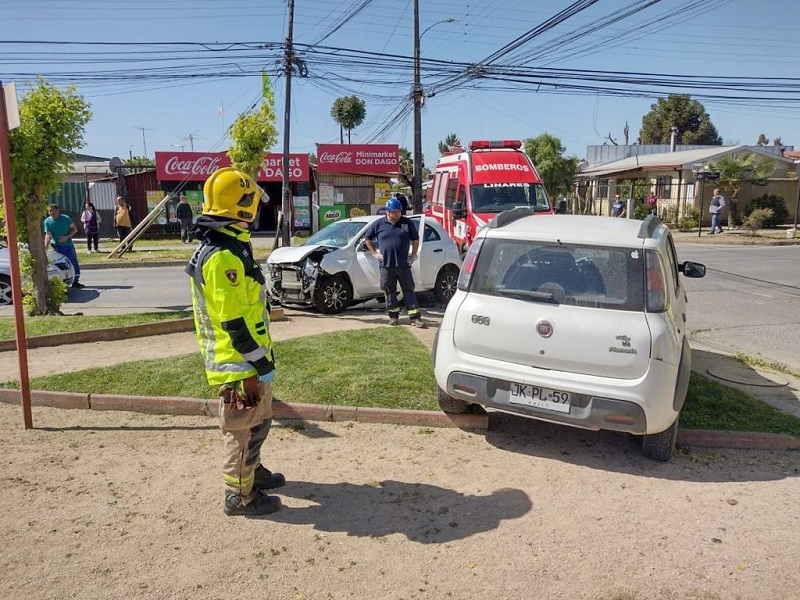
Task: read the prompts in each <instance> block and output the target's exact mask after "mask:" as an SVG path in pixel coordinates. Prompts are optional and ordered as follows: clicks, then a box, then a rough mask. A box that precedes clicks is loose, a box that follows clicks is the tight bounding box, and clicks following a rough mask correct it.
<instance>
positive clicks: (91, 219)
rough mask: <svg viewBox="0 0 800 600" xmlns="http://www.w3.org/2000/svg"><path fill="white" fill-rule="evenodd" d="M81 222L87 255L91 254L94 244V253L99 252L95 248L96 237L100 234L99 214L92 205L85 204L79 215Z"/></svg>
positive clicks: (89, 203)
mask: <svg viewBox="0 0 800 600" xmlns="http://www.w3.org/2000/svg"><path fill="white" fill-rule="evenodd" d="M81 222H82V223H83V231H84V232H85V233H86V249H87V251H88V252H89V254H91V253H92V244H94V251H95V252H100V250H99V249H98V247H97V242H98V236H99V234H100V213H98V212H97V211H96V210H95V208H94V204H92V203H91V202H87V203H86V205H85V206H84V210H83V212H82V213H81Z"/></svg>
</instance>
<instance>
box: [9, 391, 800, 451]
mask: <svg viewBox="0 0 800 600" xmlns="http://www.w3.org/2000/svg"><path fill="white" fill-rule="evenodd" d="M0 402H3V403H5V404H17V405H19V404H21V402H22V394H21V392H20V391H19V390H8V389H0ZM31 405H32V406H44V407H48V408H63V409H83V410H120V411H130V412H139V413H146V414H168V415H185V416H202V417H216V416H219V411H218V405H217V401H216V400H203V399H200V398H178V397H170V396H124V395H116V394H81V393H69V392H48V391H42V390H31ZM272 407H273V414H274V418H275V419H278V420H280V421H300V422H303V421H319V422H343V421H355V422H359V423H384V424H389V425H411V426H416V427H457V428H460V429H468V430H474V431H488V429H489V414H482V415H480V414H461V415H458V414H447V413H444V412H439V411H433V410H410V409H391V408H368V407H357V406H332V405H322V404H296V403H292V402H281V401H280V400H275V401H273V404H272ZM677 443H678V444H680V445H681V446H692V447H697V448H728V449H734V450H737V449H738V450H800V438H798V437H794V436H791V435H787V434H780V433H759V432H748V431H713V430H705V429H681V430H679V431H678V442H677Z"/></svg>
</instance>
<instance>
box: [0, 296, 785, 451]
mask: <svg viewBox="0 0 800 600" xmlns="http://www.w3.org/2000/svg"><path fill="white" fill-rule="evenodd" d="M441 316H442V310H441V309H435V308H432V309H428V310H427V311H426V312H425V318H426V320H427V321H428V322H429V323H430V324H431V327H430V328H428V329H422V330H420V329H417V328H413V327H409V328H408V330H409V331H410V332H411V333H412V334H413V335H414V336H415V337H416V338H417V339H418V340H419V341H420V343H422V344H424V345H425V346H426V347H427V348H429V349H431V348H432V346H433V340H434V337H435V334H436V328H437V326H438V324H439V322H440V321H441ZM176 323H177V322H176V321H172V322H170V321H166V322H162V323H155V324H152V325H148V326H147V327H143V328H142V329H134V328H131V329H130V330H129V331H128V336H127V337H126V338H124V339H117V340H108V336H107V334H106V333H104V332H103V331H97V332H94V336H95V339H94V340H93V341H89V340H87V341H85V342H84V343H81V344H61V345H57V346H44V347H37V348H30V349H29V350H28V363H29V374H30V376H31V377H37V376H41V375H49V374H54V373H58V372H63V371H64V370H66V367H67V365H65V363H64V360H63V359H64V356H79V357H81V361H82V363H83V364H85V365H87V366H92V365H93V366H108V365H113V364H120V363H123V362H128V361H132V360H138V359H144V358H154V355H155V354H156V353H157V356H158V357H159V358H169V357H170V356H178V355H181V354H187V353H191V352H196V351H197V342H196V340H195V337H194V332H193V329H192V325H191V321H190V320H183V323H182V325H180V326H179V327H177V329H178V330H179V331H177V332H176ZM382 326H386V318H385V314H384V312H383V310H382V308H381V307H379V306H376V307H371V308H370V307H367V308H359V309H351V310H347V311H345V312H344V313H342V314H339V315H332V316H328V315H322V314H319V313H315V312H311V311H302V310H291V309H285V312H284V318H283V319H281V320H275V321H274V322H273V323H272V324H271V327H270V331H271V333H272V336H273V338H274V339H275V340H276V341H282V340H286V339H290V338H294V337H303V336H308V335H317V334H320V333H325V332H330V331H341V330H352V329H365V328H372V327H382ZM181 330H182V331H181ZM140 334H141V335H144V336H146V337H142V338H139V339H138V341H137V338H135V337H133V336H134V335H140ZM87 335H89V336H91V334H89V333H86V334H84V338H85V337H86V336H87ZM52 341H53V342H55V343H58V342H63V341H64V340H63V339H60V340H58V339H54V340H52ZM154 348H157V350H155V351H154ZM692 348H693V370H694V371H695V372H698V373H700V374H702V375H704V376H706V377H710V378H711V379H714V380H716V381H719V382H720V383H722V384H724V385H728V386H731V387H734V388H737V389H741V390H743V391H745V392H747V393H749V394H751V395H753V396H755V397H756V398H759V399H760V400H762V401H764V402H766V403H768V404H770V405H772V406H775V407H776V408H778V409H780V410H782V411H784V412H787V413H789V414H792V415H794V416H795V417H797V418H800V379H797V378H794V377H791V376H788V375H784V374H782V373H776V372H771V371H767V370H760V369H754V368H752V367H750V366H748V365H745V364H743V363H741V362H739V361H737V360H735V359H733V358H732V357H731V356H730V355H729V353H726V352H725V349H724V348H714V347H711V346H710V345H707V344H702V343H696V342H693V343H692ZM18 372H19V371H18V362H17V357H16V352H15V351H5V352H3V351H0V381H3V380H6V381H7V380H11V379H17V378H18ZM0 401H4V402H12V403H19V402H20V399H19V392H18V391H12V390H0ZM32 402H33V403H34V405H41V406H53V407H58V408H84V409H88V408H91V409H95V410H129V411H135V412H147V413H164V414H191V415H203V414H205V415H214V414H216V403H215V402H207V401H205V400H196V399H187V398H142V397H135V396H116V395H114V396H112V395H91V397H90V396H89V395H88V394H59V393H54V392H32ZM276 418H278V419H290V420H294V419H302V420H312V421H314V420H319V421H342V420H359V421H364V422H381V423H396V424H415V425H419V426H433V427H442V426H446V427H453V426H456V427H463V428H467V429H487V428H489V426H490V418H489V417H487V416H486V415H445V414H444V413H441V412H439V411H408V410H391V409H365V408H355V407H342V406H318V405H302V404H290V403H277V404H276ZM678 441H679V443H680V444H683V445H687V446H703V447H721V448H759V449H773V450H778V449H797V448H800V438H795V437H792V436H788V435H776V434H763V433H743V432H725V431H700V430H691V429H682V430H680V432H679V434H678Z"/></svg>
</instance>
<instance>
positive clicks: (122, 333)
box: [0, 317, 194, 352]
mask: <svg viewBox="0 0 800 600" xmlns="http://www.w3.org/2000/svg"><path fill="white" fill-rule="evenodd" d="M186 331H194V319H192V318H191V317H188V318H186V319H172V320H168V321H156V322H155V323H142V324H141V325H130V326H128V327H109V328H106V329H93V330H87V331H74V332H71V333H54V334H52V335H35V336H31V337H29V338H25V341H26V344H25V347H26V348H44V347H45V346H60V345H62V344H83V343H86V342H109V341H113V340H127V339H128V338H134V337H148V336H151V335H161V334H164V333H183V332H186ZM16 349H17V341H16V340H2V341H0V352H9V351H14V350H16Z"/></svg>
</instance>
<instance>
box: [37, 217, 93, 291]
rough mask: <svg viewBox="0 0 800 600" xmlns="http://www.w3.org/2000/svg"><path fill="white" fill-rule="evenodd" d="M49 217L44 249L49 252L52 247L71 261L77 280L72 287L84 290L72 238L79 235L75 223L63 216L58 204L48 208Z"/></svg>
mask: <svg viewBox="0 0 800 600" xmlns="http://www.w3.org/2000/svg"><path fill="white" fill-rule="evenodd" d="M47 213H48V215H49V216H48V217H47V218H46V219H45V220H44V249H45V252H47V251H48V250H49V249H50V246H51V245H52V246H53V249H54V250H55V251H56V252H60V253H61V254H63V255H64V256H66V257H67V258H68V259H69V262H71V263H72V266H73V267H74V268H75V279H73V280H72V287H74V288H82V287H84V285H83V284H82V283H80V282H79V279H80V278H81V266H80V264H79V263H78V254H77V252H75V244H73V243H72V238H73V237H75V234H76V233H78V228H77V227H75V223H73V222H72V219H70V218H69V216H67V215H62V214H61V209H60V208H58V204H51V205H50V206H49V207H48V208H47Z"/></svg>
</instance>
